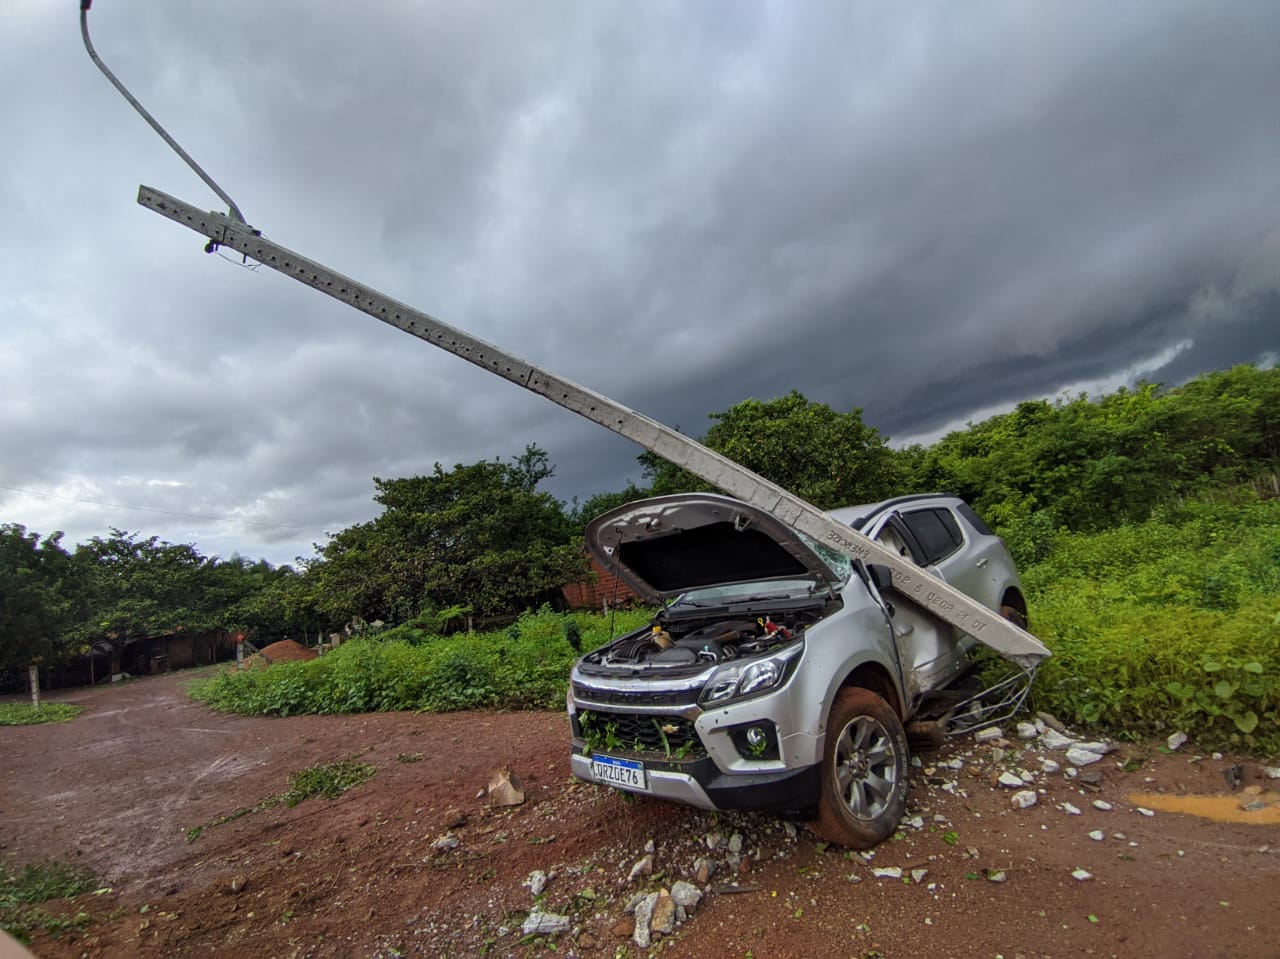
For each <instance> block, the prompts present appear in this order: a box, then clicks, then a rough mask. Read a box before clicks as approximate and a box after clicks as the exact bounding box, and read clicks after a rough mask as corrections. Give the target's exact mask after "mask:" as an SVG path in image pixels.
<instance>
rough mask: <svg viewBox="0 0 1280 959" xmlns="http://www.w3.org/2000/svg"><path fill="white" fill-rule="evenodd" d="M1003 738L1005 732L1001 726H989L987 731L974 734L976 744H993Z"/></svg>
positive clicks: (981, 730) (982, 730)
mask: <svg viewBox="0 0 1280 959" xmlns="http://www.w3.org/2000/svg"><path fill="white" fill-rule="evenodd" d="M1003 738H1004V730H1002V729H1001V728H1000V727H999V726H988V727H987V728H986V729H979V730H978V731H977V732H976V733H974V734H973V741H974V742H976V743H991V742H995V741H996V740H997V739H1003Z"/></svg>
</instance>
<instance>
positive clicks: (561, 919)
mask: <svg viewBox="0 0 1280 959" xmlns="http://www.w3.org/2000/svg"><path fill="white" fill-rule="evenodd" d="M568 931H569V917H568V916H561V915H557V914H556V913H554V912H531V913H529V917H528V918H527V919H525V921H524V925H522V926H521V927H520V932H521V933H522V934H524V935H526V936H558V935H560V933H562V932H568Z"/></svg>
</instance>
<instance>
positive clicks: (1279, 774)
mask: <svg viewBox="0 0 1280 959" xmlns="http://www.w3.org/2000/svg"><path fill="white" fill-rule="evenodd" d="M1262 774H1263V775H1264V776H1266V777H1267V778H1268V779H1280V766H1263V767H1262Z"/></svg>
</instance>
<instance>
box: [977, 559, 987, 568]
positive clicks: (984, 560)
mask: <svg viewBox="0 0 1280 959" xmlns="http://www.w3.org/2000/svg"><path fill="white" fill-rule="evenodd" d="M986 565H987V559H986V557H985V556H984V557H983V558H982V559H980V560H978V569H982V567H984V566H986Z"/></svg>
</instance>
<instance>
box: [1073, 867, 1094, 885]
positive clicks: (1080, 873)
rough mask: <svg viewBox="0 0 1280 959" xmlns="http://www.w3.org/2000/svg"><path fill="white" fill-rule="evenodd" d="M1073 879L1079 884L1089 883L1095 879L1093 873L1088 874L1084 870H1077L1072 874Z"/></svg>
mask: <svg viewBox="0 0 1280 959" xmlns="http://www.w3.org/2000/svg"><path fill="white" fill-rule="evenodd" d="M1071 878H1072V879H1075V880H1077V881H1079V882H1088V881H1089V880H1090V879H1092V878H1093V873H1091V872H1086V871H1085V870H1084V869H1076V870H1074V871H1073V872H1072V873H1071Z"/></svg>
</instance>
